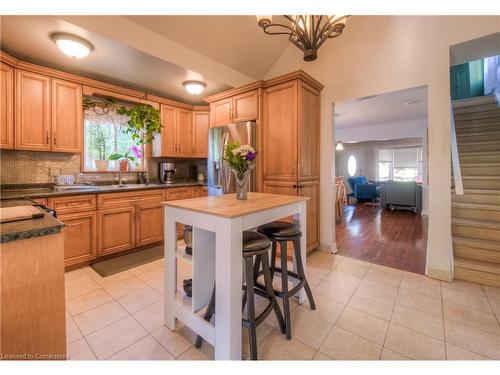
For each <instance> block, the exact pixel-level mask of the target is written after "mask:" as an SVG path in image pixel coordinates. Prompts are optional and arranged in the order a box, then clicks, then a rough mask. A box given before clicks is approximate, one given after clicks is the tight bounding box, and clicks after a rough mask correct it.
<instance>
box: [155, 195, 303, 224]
mask: <svg viewBox="0 0 500 375" xmlns="http://www.w3.org/2000/svg"><path fill="white" fill-rule="evenodd" d="M307 200H309V198H308V197H298V196H292V195H278V194H264V193H248V199H246V200H238V199H236V194H224V195H219V196H211V197H202V198H193V199H182V200H178V201H171V202H164V203H163V204H164V205H165V206H167V207H175V208H182V209H185V210H190V211H195V212H201V213H204V214H209V215H215V216H221V217H225V218H233V217H238V216H244V215H248V214H252V213H255V212H259V211H264V210H268V209H271V208H275V207H280V206H285V205H287V204H293V203H298V202H304V201H307Z"/></svg>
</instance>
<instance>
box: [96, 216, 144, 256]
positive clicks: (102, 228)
mask: <svg viewBox="0 0 500 375" xmlns="http://www.w3.org/2000/svg"><path fill="white" fill-rule="evenodd" d="M98 225H99V228H98V229H99V233H98V241H99V244H98V251H99V255H106V254H112V253H116V252H119V251H123V250H128V249H132V248H134V247H135V208H134V207H123V208H116V209H113V210H104V211H100V212H99V223H98Z"/></svg>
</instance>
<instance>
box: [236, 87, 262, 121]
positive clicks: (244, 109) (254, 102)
mask: <svg viewBox="0 0 500 375" xmlns="http://www.w3.org/2000/svg"><path fill="white" fill-rule="evenodd" d="M258 98H259V96H258V90H252V91H249V92H245V93H243V94H239V95H236V96H234V97H233V108H234V109H233V114H232V121H233V122H242V121H253V120H255V119H257V115H258V113H259V102H258Z"/></svg>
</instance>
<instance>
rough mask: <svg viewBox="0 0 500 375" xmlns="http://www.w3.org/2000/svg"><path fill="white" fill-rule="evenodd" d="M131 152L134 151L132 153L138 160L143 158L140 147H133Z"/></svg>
mask: <svg viewBox="0 0 500 375" xmlns="http://www.w3.org/2000/svg"><path fill="white" fill-rule="evenodd" d="M130 150H131V151H132V153H133V154H134V155H135V157H136V158H138V159H140V158H141V157H142V155H141V150H139V147H137V146H132V147H130Z"/></svg>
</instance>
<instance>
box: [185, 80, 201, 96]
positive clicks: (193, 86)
mask: <svg viewBox="0 0 500 375" xmlns="http://www.w3.org/2000/svg"><path fill="white" fill-rule="evenodd" d="M182 84H183V85H184V88H185V89H186V91H187V92H188V93H190V94H191V95H199V94H201V93H202V92H203V90H204V89H205V87H207V84H206V83H205V82H201V81H186V82H183V83H182Z"/></svg>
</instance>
